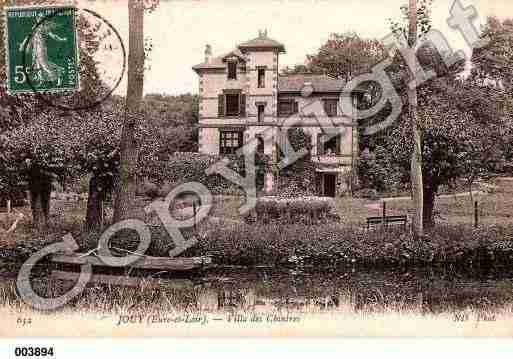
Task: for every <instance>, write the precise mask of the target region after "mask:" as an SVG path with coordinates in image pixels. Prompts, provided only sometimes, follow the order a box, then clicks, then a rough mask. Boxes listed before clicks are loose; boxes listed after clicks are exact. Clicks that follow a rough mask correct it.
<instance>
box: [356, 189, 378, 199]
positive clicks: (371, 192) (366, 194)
mask: <svg viewBox="0 0 513 359" xmlns="http://www.w3.org/2000/svg"><path fill="white" fill-rule="evenodd" d="M354 196H355V197H356V198H366V199H371V200H373V201H374V200H378V199H379V198H380V197H379V193H378V191H376V190H375V189H374V188H363V189H361V190H358V191H357V192H356V193H355V194H354Z"/></svg>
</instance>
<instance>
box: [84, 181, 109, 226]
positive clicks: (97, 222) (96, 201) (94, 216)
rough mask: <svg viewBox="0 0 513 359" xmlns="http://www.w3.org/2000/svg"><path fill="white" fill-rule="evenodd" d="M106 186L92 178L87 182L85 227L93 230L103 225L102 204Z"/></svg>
mask: <svg viewBox="0 0 513 359" xmlns="http://www.w3.org/2000/svg"><path fill="white" fill-rule="evenodd" d="M106 193H107V192H106V186H105V185H104V184H103V183H101V181H99V180H98V178H97V177H96V176H92V177H91V179H90V180H89V196H88V198H87V214H86V227H87V228H88V229H95V228H98V227H101V225H102V224H103V223H102V222H103V215H104V213H103V204H104V202H105V199H106Z"/></svg>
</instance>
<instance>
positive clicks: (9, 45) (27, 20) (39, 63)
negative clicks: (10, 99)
mask: <svg viewBox="0 0 513 359" xmlns="http://www.w3.org/2000/svg"><path fill="white" fill-rule="evenodd" d="M75 16H76V9H75V8H74V7H70V6H38V7H33V6H29V7H9V8H6V10H5V31H4V34H5V45H6V46H5V47H6V52H5V53H6V64H7V66H6V71H7V74H6V78H7V88H8V92H9V93H10V94H16V93H27V92H61V91H76V90H78V89H79V87H80V79H79V71H78V66H79V56H78V48H77V35H76V21H75Z"/></svg>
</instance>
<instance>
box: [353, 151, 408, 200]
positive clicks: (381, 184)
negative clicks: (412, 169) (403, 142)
mask: <svg viewBox="0 0 513 359" xmlns="http://www.w3.org/2000/svg"><path fill="white" fill-rule="evenodd" d="M358 175H359V181H360V183H359V185H360V187H361V188H368V189H374V190H375V191H378V192H381V193H384V192H392V191H395V190H397V189H398V187H399V186H400V183H401V179H402V174H401V172H400V169H398V168H395V165H394V158H393V153H390V152H388V151H387V149H386V148H385V147H383V146H382V145H377V146H375V147H374V148H373V150H372V151H369V149H368V148H367V149H365V150H364V151H363V152H362V153H361V155H360V158H359V160H358Z"/></svg>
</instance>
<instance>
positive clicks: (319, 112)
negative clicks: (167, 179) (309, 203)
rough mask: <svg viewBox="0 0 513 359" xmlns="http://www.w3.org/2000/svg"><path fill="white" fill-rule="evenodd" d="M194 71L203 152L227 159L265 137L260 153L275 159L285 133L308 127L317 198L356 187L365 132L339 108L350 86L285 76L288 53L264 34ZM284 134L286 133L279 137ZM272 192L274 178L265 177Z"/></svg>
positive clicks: (329, 80)
mask: <svg viewBox="0 0 513 359" xmlns="http://www.w3.org/2000/svg"><path fill="white" fill-rule="evenodd" d="M211 51H212V49H211V47H210V45H207V49H206V51H205V61H204V62H203V63H201V64H199V65H196V66H194V67H193V69H194V71H196V73H197V74H198V76H199V96H200V99H199V101H200V102H199V126H200V130H199V151H200V152H201V153H205V154H212V155H223V154H230V153H233V152H234V151H235V150H236V149H237V148H240V147H241V146H242V145H244V144H246V143H249V142H250V141H252V140H254V139H255V138H259V141H260V142H258V143H259V145H260V147H259V150H262V151H263V152H264V153H265V154H267V155H269V156H271V157H272V158H274V159H275V160H276V153H277V145H278V143H279V136H280V133H285V132H284V131H286V129H287V128H290V127H301V128H303V130H304V131H305V132H306V133H308V134H310V135H311V138H312V145H313V149H312V158H313V160H314V161H315V162H316V165H317V173H318V181H317V186H318V192H319V195H323V196H340V195H344V194H348V193H350V192H351V187H352V184H353V183H355V175H354V171H353V168H354V163H355V160H356V158H357V155H358V142H357V139H358V129H357V126H354V124H355V123H356V121H354V120H353V117H354V116H353V114H350V116H347V115H346V114H343V113H342V110H341V108H340V98H341V97H342V96H351V101H354V99H355V98H357V96H356V95H355V94H354V93H353V94H344V93H343V88H344V85H345V83H344V82H343V81H341V80H336V79H332V78H329V77H327V76H323V75H306V74H305V75H301V74H298V75H290V76H280V75H279V57H280V55H281V54H282V53H284V52H285V47H284V46H283V45H282V44H281V43H279V42H277V41H275V40H273V39H270V38H269V37H267V34H266V33H265V32H261V33H260V35H259V37H258V38H256V39H253V40H250V41H247V42H245V43H242V44H240V45H239V46H238V47H237V48H236V49H235V50H233V51H232V52H230V53H228V54H224V55H222V56H218V57H212V54H211ZM280 130H281V132H280ZM265 183H266V185H265V189H266V190H268V191H270V190H272V186H273V179H272V176H271V175H270V174H268V175H267V176H266V180H265Z"/></svg>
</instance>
